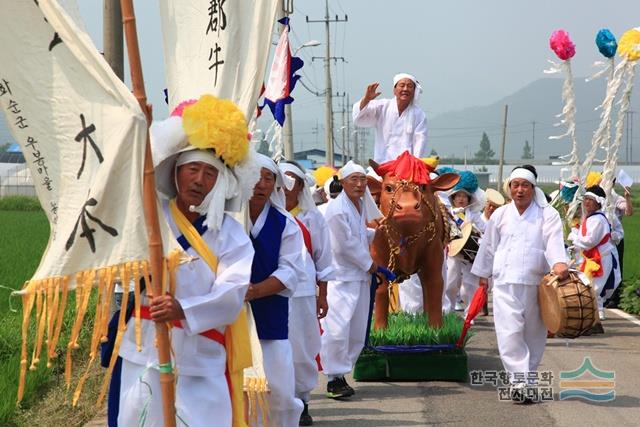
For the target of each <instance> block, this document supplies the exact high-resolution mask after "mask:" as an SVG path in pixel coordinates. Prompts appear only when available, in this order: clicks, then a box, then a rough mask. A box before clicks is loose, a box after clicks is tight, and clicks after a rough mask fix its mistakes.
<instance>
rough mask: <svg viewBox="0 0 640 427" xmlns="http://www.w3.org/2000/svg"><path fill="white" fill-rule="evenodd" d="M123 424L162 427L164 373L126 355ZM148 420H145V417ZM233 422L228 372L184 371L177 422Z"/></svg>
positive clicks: (200, 426)
mask: <svg viewBox="0 0 640 427" xmlns="http://www.w3.org/2000/svg"><path fill="white" fill-rule="evenodd" d="M121 381H122V382H121V385H120V412H119V414H118V425H119V426H123V427H125V426H138V425H144V427H162V426H164V421H163V417H162V393H161V389H160V373H159V372H158V370H157V369H156V368H147V367H146V366H143V365H138V364H137V363H133V362H130V361H128V360H126V359H122V378H121ZM143 420H144V423H142V421H143ZM211 420H215V425H216V426H231V399H230V397H229V387H228V385H227V380H226V378H225V376H224V375H219V376H202V377H200V376H190V375H180V373H179V372H178V380H177V382H176V424H177V425H188V426H189V427H205V426H211ZM296 425H297V424H296Z"/></svg>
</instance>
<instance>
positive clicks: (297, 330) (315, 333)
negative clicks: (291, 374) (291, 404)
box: [289, 295, 320, 402]
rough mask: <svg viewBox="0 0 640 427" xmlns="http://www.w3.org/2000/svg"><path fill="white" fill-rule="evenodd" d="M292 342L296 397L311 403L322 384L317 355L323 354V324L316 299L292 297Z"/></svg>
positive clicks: (290, 305)
mask: <svg viewBox="0 0 640 427" xmlns="http://www.w3.org/2000/svg"><path fill="white" fill-rule="evenodd" d="M289 341H290V342H291V351H292V353H293V368H294V371H295V396H296V397H297V398H298V399H301V400H302V401H304V402H308V401H309V399H310V397H311V391H312V390H313V389H314V388H315V387H316V385H317V384H318V362H316V356H317V355H318V354H319V353H320V324H319V323H318V316H317V308H316V297H315V296H313V295H312V296H307V297H293V298H289Z"/></svg>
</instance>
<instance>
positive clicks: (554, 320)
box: [538, 271, 599, 338]
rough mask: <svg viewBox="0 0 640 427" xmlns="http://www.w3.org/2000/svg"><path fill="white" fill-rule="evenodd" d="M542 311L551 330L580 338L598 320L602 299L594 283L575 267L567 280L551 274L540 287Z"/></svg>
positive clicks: (543, 318)
mask: <svg viewBox="0 0 640 427" xmlns="http://www.w3.org/2000/svg"><path fill="white" fill-rule="evenodd" d="M538 301H539V303H540V314H541V315H542V320H543V321H544V324H545V326H546V327H547V329H548V330H549V332H551V333H554V334H556V336H559V337H563V338H577V337H579V336H580V335H582V334H584V333H585V332H586V331H587V330H589V329H590V328H591V327H592V326H593V325H594V324H595V323H596V322H598V321H599V320H598V319H599V318H598V300H597V298H596V293H595V290H594V289H593V287H592V286H590V285H587V284H585V283H584V282H583V281H582V280H580V277H579V276H578V274H577V273H576V272H575V271H571V272H570V273H569V277H567V278H566V279H565V280H559V279H558V277H556V276H554V275H553V274H547V275H546V276H544V278H543V279H542V282H540V286H539V288H538Z"/></svg>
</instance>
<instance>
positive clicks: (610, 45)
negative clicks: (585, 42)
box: [596, 28, 618, 58]
mask: <svg viewBox="0 0 640 427" xmlns="http://www.w3.org/2000/svg"><path fill="white" fill-rule="evenodd" d="M596 46H598V50H599V51H600V53H601V54H602V55H604V56H605V57H606V58H613V56H614V55H615V54H616V51H617V50H618V42H617V41H616V37H615V36H614V35H613V33H611V31H609V29H608V28H603V29H601V30H600V31H598V34H597V35H596Z"/></svg>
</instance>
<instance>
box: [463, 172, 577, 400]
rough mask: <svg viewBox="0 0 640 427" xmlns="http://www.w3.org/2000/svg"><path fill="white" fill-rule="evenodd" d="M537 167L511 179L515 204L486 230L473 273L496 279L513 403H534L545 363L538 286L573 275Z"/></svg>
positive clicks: (501, 345) (499, 332) (501, 344)
mask: <svg viewBox="0 0 640 427" xmlns="http://www.w3.org/2000/svg"><path fill="white" fill-rule="evenodd" d="M536 178H537V176H536V173H535V168H533V166H529V165H527V166H523V167H516V168H515V169H514V170H513V171H512V172H511V175H510V177H509V179H508V187H509V190H510V194H511V198H512V199H513V202H512V203H509V204H507V205H505V206H503V207H501V208H499V209H497V210H496V211H495V212H494V213H493V215H492V216H491V219H489V222H488V223H487V225H486V228H485V232H484V235H483V238H482V241H481V243H480V248H479V250H478V254H477V256H476V259H475V261H474V263H473V267H472V268H471V272H472V273H473V274H475V275H477V276H478V277H480V278H481V279H480V280H481V281H482V282H484V284H487V280H488V278H490V277H491V278H493V310H494V323H495V328H496V337H497V341H498V350H499V352H500V359H501V360H502V364H503V365H504V368H505V370H506V371H507V372H508V373H509V375H510V379H511V382H512V395H511V397H512V399H513V400H514V401H515V402H531V401H532V400H531V398H530V396H528V395H527V392H526V390H525V387H526V385H527V380H528V379H529V378H533V375H532V376H529V372H535V371H536V369H537V368H538V365H539V364H540V361H541V360H542V355H543V353H544V348H545V344H546V338H547V328H546V327H545V325H544V323H543V321H542V317H541V315H540V306H539V304H538V286H539V284H540V281H541V280H542V278H543V276H544V275H545V274H546V273H547V272H549V269H551V272H552V273H553V274H556V275H557V276H559V277H560V278H562V279H564V278H566V277H567V275H568V267H567V255H566V252H565V249H564V241H563V234H562V222H561V220H560V215H559V214H558V212H557V211H556V210H555V209H553V208H552V207H551V206H549V205H548V204H547V202H546V199H545V196H544V193H543V192H542V190H540V189H539V188H538V186H537V184H536Z"/></svg>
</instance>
